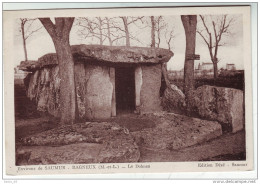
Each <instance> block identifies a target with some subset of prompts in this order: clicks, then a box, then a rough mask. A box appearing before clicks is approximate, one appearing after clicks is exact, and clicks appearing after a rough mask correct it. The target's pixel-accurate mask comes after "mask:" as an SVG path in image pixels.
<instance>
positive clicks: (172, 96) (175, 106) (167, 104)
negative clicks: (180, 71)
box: [162, 84, 186, 113]
mask: <svg viewBox="0 0 260 184" xmlns="http://www.w3.org/2000/svg"><path fill="white" fill-rule="evenodd" d="M185 105H186V104H185V95H184V94H183V92H182V91H181V90H180V89H179V88H178V87H177V86H175V85H174V84H171V85H170V88H166V90H165V91H164V94H163V97H162V106H163V109H164V110H166V111H169V112H175V113H179V112H181V111H184V108H185Z"/></svg>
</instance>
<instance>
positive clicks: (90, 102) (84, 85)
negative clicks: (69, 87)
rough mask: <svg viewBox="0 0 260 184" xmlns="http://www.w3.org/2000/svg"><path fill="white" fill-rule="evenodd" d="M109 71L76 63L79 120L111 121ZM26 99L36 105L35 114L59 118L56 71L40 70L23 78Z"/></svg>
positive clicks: (57, 73) (104, 68)
mask: <svg viewBox="0 0 260 184" xmlns="http://www.w3.org/2000/svg"><path fill="white" fill-rule="evenodd" d="M109 70H110V69H109V67H107V66H94V65H85V64H83V63H77V64H76V65H75V71H77V72H75V85H76V92H77V107H78V109H77V110H78V114H79V117H80V118H81V119H84V118H87V119H103V118H109V117H111V107H112V104H111V103H112V93H113V85H112V83H111V81H110V76H109ZM26 81H27V82H26V83H27V86H26V88H27V97H29V98H30V99H31V100H33V101H35V102H36V105H37V110H39V111H42V112H48V113H49V114H51V115H53V116H54V117H60V110H59V96H60V90H61V89H60V78H59V67H58V66H54V67H47V68H42V69H40V70H37V71H35V72H33V73H32V74H29V75H28V76H27V78H26Z"/></svg>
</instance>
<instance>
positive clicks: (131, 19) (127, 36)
mask: <svg viewBox="0 0 260 184" xmlns="http://www.w3.org/2000/svg"><path fill="white" fill-rule="evenodd" d="M120 18H121V19H122V21H123V23H124V29H123V30H122V29H120V28H119V27H117V28H118V29H119V30H121V31H123V32H124V33H125V39H126V46H127V47H130V39H135V40H137V39H136V38H135V37H133V36H132V35H131V34H130V31H129V25H131V24H134V23H136V22H137V21H142V18H143V17H125V16H123V17H120Z"/></svg>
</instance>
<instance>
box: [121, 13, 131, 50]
mask: <svg viewBox="0 0 260 184" xmlns="http://www.w3.org/2000/svg"><path fill="white" fill-rule="evenodd" d="M122 19H123V22H124V27H125V42H126V46H127V47H130V35H129V30H128V24H127V19H126V17H122Z"/></svg>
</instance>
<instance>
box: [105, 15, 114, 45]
mask: <svg viewBox="0 0 260 184" xmlns="http://www.w3.org/2000/svg"><path fill="white" fill-rule="evenodd" d="M106 20H107V37H108V41H109V45H110V46H112V45H113V42H112V39H111V33H110V23H109V19H108V18H106Z"/></svg>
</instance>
